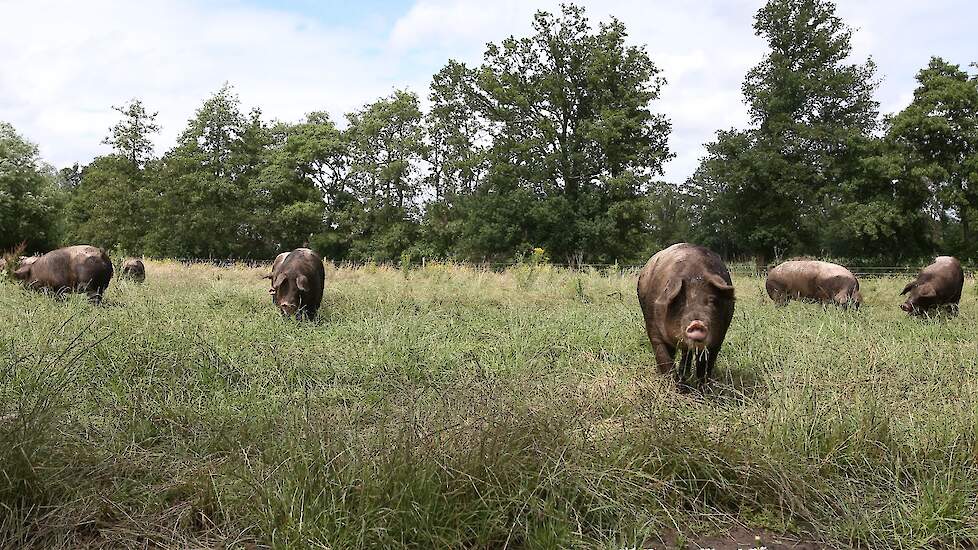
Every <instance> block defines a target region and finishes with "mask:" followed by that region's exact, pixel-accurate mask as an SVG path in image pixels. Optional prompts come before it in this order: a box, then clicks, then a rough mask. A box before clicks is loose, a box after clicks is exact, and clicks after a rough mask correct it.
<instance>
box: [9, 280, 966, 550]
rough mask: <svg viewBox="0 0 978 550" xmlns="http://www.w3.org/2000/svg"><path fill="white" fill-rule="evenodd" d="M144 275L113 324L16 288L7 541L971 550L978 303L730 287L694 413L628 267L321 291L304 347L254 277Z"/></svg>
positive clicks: (301, 332) (120, 289)
mask: <svg viewBox="0 0 978 550" xmlns="http://www.w3.org/2000/svg"><path fill="white" fill-rule="evenodd" d="M147 272H148V276H147V277H148V278H147V282H146V283H145V284H143V285H138V284H135V283H130V282H125V281H118V280H116V281H113V283H112V285H111V286H110V288H109V291H108V295H107V298H106V303H105V305H104V306H102V307H92V306H90V305H89V304H88V303H87V302H85V301H84V300H83V299H82V298H81V297H78V296H74V297H71V298H69V299H67V300H62V301H58V300H54V299H51V298H49V297H46V296H43V295H40V294H35V293H28V292H26V291H24V290H22V289H21V288H20V287H18V286H15V285H14V284H11V283H0V466H2V475H0V546H3V547H15V548H21V547H43V548H49V547H64V548H75V547H79V546H85V545H89V546H109V547H118V546H124V547H125V546H132V547H144V546H145V547H156V546H163V547H177V548H191V547H223V546H231V547H237V546H244V547H255V546H257V547H264V546H271V547H276V548H295V547H313V548H317V547H321V548H351V547H360V548H378V547H396V546H409V547H416V548H447V547H455V548H499V547H504V546H506V547H513V548H553V547H580V548H608V549H617V548H623V547H628V548H631V547H643V546H645V547H652V546H656V545H661V544H662V542H661V538H662V537H663V536H664V535H665V534H668V533H674V534H673V535H670V537H671V539H670V542H669V544H671V545H673V546H675V545H677V544H683V543H684V542H685V541H693V540H699V539H698V537H706V536H708V535H710V534H714V533H723V532H726V531H727V530H730V529H733V528H737V527H738V526H740V527H746V528H747V529H749V530H755V529H756V530H762V529H763V530H766V531H765V532H775V533H794V534H796V535H798V536H799V537H800V538H804V539H807V540H812V541H820V542H823V543H825V544H826V545H827V546H828V547H840V546H858V547H866V548H924V547H936V546H941V547H956V546H961V545H967V544H973V543H975V542H976V541H978V519H976V499H978V471H976V457H978V365H976V361H978V343H976V328H978V303H976V302H978V299H976V292H975V282H974V280H973V279H968V280H967V281H966V290H965V297H964V298H963V300H962V304H961V314H960V316H959V317H957V318H954V319H946V318H945V319H936V320H918V319H910V318H908V317H907V316H906V315H905V314H904V313H903V312H902V311H900V310H899V309H898V307H897V306H898V304H899V303H900V301H901V300H900V297H899V296H898V294H899V291H900V289H901V288H902V286H903V284H905V282H906V281H905V280H904V279H896V278H890V279H886V278H884V279H870V280H864V281H863V283H862V288H863V294H864V297H865V303H864V304H863V307H862V309H861V310H860V311H858V312H854V313H850V312H844V311H840V310H837V309H834V308H829V309H823V308H822V307H820V306H815V305H806V304H797V303H793V304H791V305H790V306H789V307H787V308H784V309H776V308H775V307H774V306H773V305H772V304H771V303H770V301H769V300H767V298H766V295H764V292H763V280H762V279H760V278H758V277H748V276H742V277H737V278H735V279H736V280H735V284H736V287H737V312H736V315H735V317H734V322H733V325H732V327H731V329H730V332H729V334H728V336H727V340H726V343H725V345H724V348H723V351H722V352H721V354H720V358H719V362H718V365H717V372H716V373H715V376H714V381H713V382H712V383H711V385H710V386H709V387H708V388H707V390H706V391H705V392H704V393H703V394H698V393H695V392H694V393H691V394H680V393H678V392H676V391H675V389H674V387H673V385H672V383H671V381H670V380H668V379H663V378H660V377H659V376H657V375H656V374H654V368H653V367H652V364H653V359H652V355H651V352H650V350H649V344H648V340H647V339H646V335H645V333H644V330H643V324H642V322H641V313H640V312H639V308H638V304H637V301H636V298H635V274H634V273H626V274H624V275H622V274H618V273H602V272H584V273H577V272H572V271H568V270H564V269H558V268H552V267H548V266H543V267H537V268H529V267H517V268H513V269H511V270H509V271H506V272H503V273H493V272H486V271H478V270H474V269H471V268H466V267H459V266H451V265H431V264H429V265H428V266H426V267H424V268H418V269H415V270H413V271H411V272H410V273H408V274H405V273H404V272H401V271H399V270H396V269H392V268H385V267H371V266H368V267H362V268H357V269H353V268H341V269H328V270H327V290H326V297H325V300H324V307H323V309H322V311H321V317H320V319H319V321H318V322H316V323H312V324H309V323H296V322H294V321H290V320H285V319H282V318H280V317H279V315H278V314H277V313H276V311H274V310H273V308H272V306H271V303H270V300H269V298H268V295H267V294H266V292H265V290H266V288H267V284H268V283H267V281H263V280H261V279H260V277H261V275H263V274H264V273H265V271H264V270H262V269H250V268H246V267H238V268H232V269H223V268H216V267H211V266H204V265H197V266H192V267H185V266H182V265H180V264H176V263H159V262H148V263H147ZM677 532H678V535H677V534H675V533H677ZM667 538H669V537H667Z"/></svg>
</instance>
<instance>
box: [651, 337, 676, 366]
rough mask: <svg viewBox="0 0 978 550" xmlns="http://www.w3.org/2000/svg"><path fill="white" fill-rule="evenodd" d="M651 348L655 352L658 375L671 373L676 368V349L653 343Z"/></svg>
mask: <svg viewBox="0 0 978 550" xmlns="http://www.w3.org/2000/svg"><path fill="white" fill-rule="evenodd" d="M652 347H653V348H654V350H655V363H656V366H657V367H658V368H659V374H668V373H669V372H671V371H673V370H674V369H675V366H676V359H675V357H676V348H673V347H670V346H667V345H666V344H663V343H659V342H653V343H652Z"/></svg>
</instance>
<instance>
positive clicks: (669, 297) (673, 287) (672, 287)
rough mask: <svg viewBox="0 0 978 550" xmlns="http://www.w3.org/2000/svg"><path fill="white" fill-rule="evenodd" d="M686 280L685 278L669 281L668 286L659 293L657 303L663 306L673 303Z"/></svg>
mask: <svg viewBox="0 0 978 550" xmlns="http://www.w3.org/2000/svg"><path fill="white" fill-rule="evenodd" d="M685 282H686V281H684V280H683V279H673V280H671V281H669V283H668V284H667V285H666V288H664V289H662V294H659V299H658V300H656V301H655V303H657V304H659V305H663V306H668V305H669V304H671V303H672V301H673V300H675V299H676V296H679V291H681V290H682V289H683V283H685Z"/></svg>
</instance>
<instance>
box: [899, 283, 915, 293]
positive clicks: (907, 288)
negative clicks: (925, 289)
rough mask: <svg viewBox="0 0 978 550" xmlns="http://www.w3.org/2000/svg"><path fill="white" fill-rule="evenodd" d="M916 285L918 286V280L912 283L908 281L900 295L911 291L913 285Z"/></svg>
mask: <svg viewBox="0 0 978 550" xmlns="http://www.w3.org/2000/svg"><path fill="white" fill-rule="evenodd" d="M915 286H917V281H914V282H912V283H907V286H905V287H903V292H901V293H900V296H903V295H904V294H906V293H908V292H910V291H911V290H913V287H915Z"/></svg>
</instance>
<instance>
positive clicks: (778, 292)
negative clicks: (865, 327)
mask: <svg viewBox="0 0 978 550" xmlns="http://www.w3.org/2000/svg"><path fill="white" fill-rule="evenodd" d="M764 287H765V288H766V289H767V294H768V296H770V297H771V299H772V300H774V303H776V304H778V305H782V306H783V305H786V304H787V303H788V302H789V301H790V300H792V299H795V300H807V301H813V302H819V303H823V304H836V305H839V306H842V307H846V308H847V307H849V306H850V305H852V306H853V307H855V308H856V309H858V308H859V304H861V303H862V301H863V296H862V293H860V292H859V281H858V280H857V279H856V276H855V275H853V274H852V272H851V271H849V270H848V269H846V268H844V267H842V266H841V265H837V264H833V263H829V262H819V261H814V260H793V261H789V262H784V263H783V264H781V265H779V266H777V267H775V268H774V269H772V270H771V271H769V272H768V274H767V282H766V283H765V284H764Z"/></svg>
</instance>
